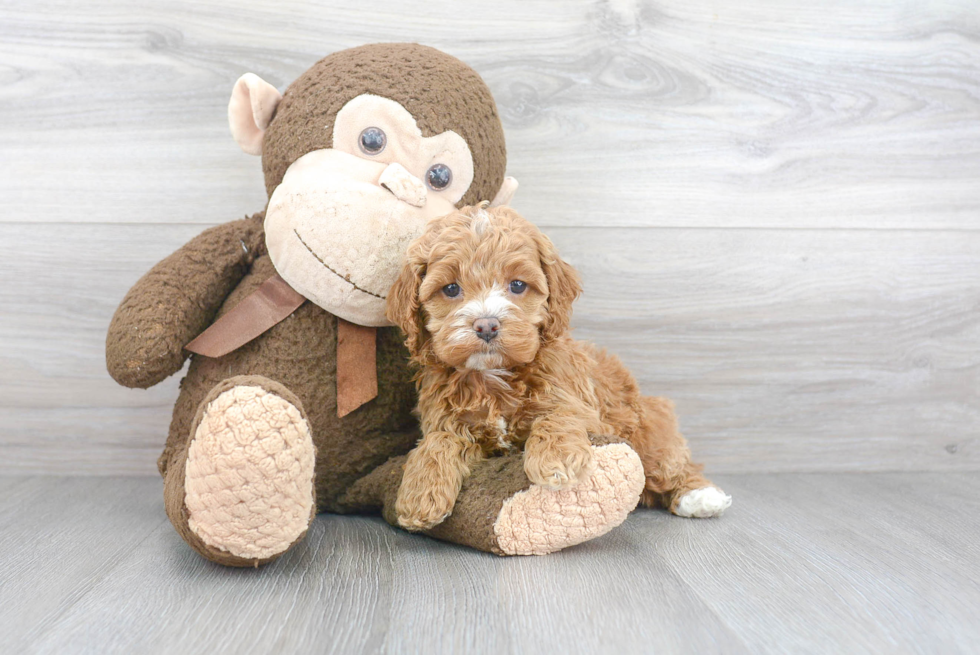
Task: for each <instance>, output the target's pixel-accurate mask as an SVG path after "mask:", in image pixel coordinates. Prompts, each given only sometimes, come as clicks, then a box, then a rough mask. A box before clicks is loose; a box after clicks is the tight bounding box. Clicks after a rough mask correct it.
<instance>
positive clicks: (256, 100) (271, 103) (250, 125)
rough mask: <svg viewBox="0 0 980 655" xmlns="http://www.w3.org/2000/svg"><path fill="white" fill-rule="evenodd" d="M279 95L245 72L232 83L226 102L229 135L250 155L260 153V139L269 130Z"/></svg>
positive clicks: (253, 75) (260, 80)
mask: <svg viewBox="0 0 980 655" xmlns="http://www.w3.org/2000/svg"><path fill="white" fill-rule="evenodd" d="M280 100H282V94H281V93H279V91H277V90H276V87H274V86H272V85H271V84H269V83H268V82H266V81H265V80H263V79H262V78H261V77H259V76H258V75H256V74H254V73H245V74H244V75H242V76H241V77H239V78H238V81H237V82H235V88H234V89H232V92H231V100H230V101H229V102H228V124H229V125H230V126H231V135H232V136H233V137H235V141H236V142H237V143H238V145H239V146H241V149H242V150H244V151H245V152H247V153H248V154H250V155H261V154H262V136H263V135H264V134H265V128H267V127H269V123H271V122H272V117H273V116H274V115H275V113H276V107H278V106H279V101H280Z"/></svg>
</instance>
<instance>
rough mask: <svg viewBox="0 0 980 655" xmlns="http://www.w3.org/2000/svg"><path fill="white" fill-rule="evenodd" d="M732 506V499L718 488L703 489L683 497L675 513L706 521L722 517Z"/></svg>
mask: <svg viewBox="0 0 980 655" xmlns="http://www.w3.org/2000/svg"><path fill="white" fill-rule="evenodd" d="M731 506H732V497H731V496H729V495H728V494H726V493H725V492H724V491H722V490H721V489H719V488H718V487H703V488H701V489H694V490H693V491H688V492H687V493H686V494H684V495H683V496H681V499H680V501H678V503H677V508H676V509H675V510H674V513H675V514H677V516H684V517H687V518H692V517H693V518H699V519H705V518H710V517H712V516H721V515H722V513H723V512H724V511H725V510H726V509H728V508H729V507H731Z"/></svg>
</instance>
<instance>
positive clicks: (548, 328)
mask: <svg viewBox="0 0 980 655" xmlns="http://www.w3.org/2000/svg"><path fill="white" fill-rule="evenodd" d="M537 244H538V255H539V256H540V257H541V269H542V270H543V271H544V276H545V278H546V279H547V280H548V304H547V306H548V317H547V318H546V319H545V322H544V326H543V327H542V329H541V336H542V337H544V339H545V340H546V341H547V340H551V339H556V338H558V337H560V336H561V335H563V334H564V333H565V332H567V331H568V325H569V322H570V321H571V319H572V303H574V302H575V299H576V298H578V297H579V295H580V294H581V293H582V283H581V281H580V280H579V276H578V273H577V272H576V271H575V269H574V268H572V267H571V266H570V265H569V264H568V263H567V262H565V260H563V259H562V258H561V257H560V256H559V255H558V250H557V249H556V248H555V245H554V244H553V243H551V239H549V238H548V237H546V236H545V235H544V234H541V233H538V238H537Z"/></svg>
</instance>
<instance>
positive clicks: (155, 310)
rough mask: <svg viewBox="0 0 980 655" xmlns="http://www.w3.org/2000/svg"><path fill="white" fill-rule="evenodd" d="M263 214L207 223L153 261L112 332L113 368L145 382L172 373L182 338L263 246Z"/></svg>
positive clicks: (122, 376)
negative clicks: (190, 236) (156, 261)
mask: <svg viewBox="0 0 980 655" xmlns="http://www.w3.org/2000/svg"><path fill="white" fill-rule="evenodd" d="M262 218H263V217H262V215H261V214H256V215H255V216H252V217H251V218H246V219H242V220H238V221H232V222H230V223H225V224H224V225H219V226H217V227H213V228H211V229H209V230H205V231H204V232H202V233H201V234H199V235H198V236H196V237H194V238H193V239H191V241H189V242H188V243H187V244H185V245H184V246H183V247H181V248H180V249H179V250H177V251H176V252H175V253H173V254H172V255H170V256H169V257H167V258H166V259H164V260H163V261H161V262H160V263H159V264H157V265H156V266H154V267H153V268H152V269H150V271H149V272H148V273H147V274H146V275H144V276H143V277H142V278H140V280H139V281H138V282H137V283H136V284H135V285H133V288H132V289H130V290H129V292H128V293H127V294H126V297H125V298H123V301H122V303H120V305H119V308H118V309H117V310H116V313H115V315H114V316H113V317H112V323H110V325H109V333H108V335H107V336H106V366H107V367H108V369H109V374H110V375H111V376H112V377H113V379H115V380H116V382H118V383H119V384H121V385H123V386H126V387H139V388H142V389H145V388H147V387H152V386H153V385H154V384H157V383H158V382H161V381H162V380H164V379H165V378H167V377H169V376H171V375H173V374H174V373H176V372H177V371H179V370H180V367H181V366H183V365H184V360H185V359H187V357H188V355H189V353H187V352H186V351H185V350H184V346H185V345H186V344H187V343H188V342H189V341H191V339H193V338H194V337H196V336H197V335H198V334H200V333H201V332H202V331H203V330H204V329H205V328H207V326H208V325H209V324H210V323H211V321H212V320H214V316H215V314H216V313H217V311H218V309H219V308H220V307H221V304H222V303H223V302H224V300H225V298H227V296H228V294H229V293H231V291H232V290H233V289H234V288H235V286H237V285H238V283H239V282H240V281H241V279H242V278H243V277H244V276H245V273H246V272H247V271H248V268H249V266H251V264H252V262H253V261H254V260H255V257H256V255H257V253H258V251H259V250H260V248H264V243H263V231H262Z"/></svg>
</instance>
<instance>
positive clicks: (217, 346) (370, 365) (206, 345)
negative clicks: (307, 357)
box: [184, 273, 378, 417]
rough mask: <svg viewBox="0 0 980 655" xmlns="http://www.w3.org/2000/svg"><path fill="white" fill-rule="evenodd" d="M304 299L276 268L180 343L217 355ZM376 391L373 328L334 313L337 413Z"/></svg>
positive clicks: (263, 328) (237, 345) (283, 315)
mask: <svg viewBox="0 0 980 655" xmlns="http://www.w3.org/2000/svg"><path fill="white" fill-rule="evenodd" d="M304 302H306V298H305V297H304V296H303V295H301V294H300V293H299V292H298V291H296V290H295V289H293V288H292V287H291V286H289V284H288V283H287V282H286V281H285V280H284V279H282V278H281V277H280V276H279V274H278V273H276V274H274V275H273V276H272V277H270V278H269V279H268V280H266V281H265V282H263V283H262V284H261V285H260V286H259V288H258V289H256V290H255V291H253V292H252V293H250V294H249V295H247V296H246V297H245V298H244V299H243V300H242V301H241V302H240V303H238V304H237V305H235V306H234V307H233V308H232V309H231V310H229V311H228V312H227V313H225V314H224V315H223V316H222V317H221V318H219V319H218V320H217V321H215V322H214V323H212V324H211V326H210V327H209V328H208V329H206V330H205V331H204V332H202V333H201V334H199V335H198V336H197V337H196V338H195V339H194V340H193V341H191V342H190V343H189V344H187V345H186V346H184V347H185V348H186V349H187V350H189V351H191V352H192V353H196V354H198V355H203V356H205V357H223V356H224V355H227V354H228V353H230V352H232V351H233V350H236V349H238V348H240V347H242V346H244V345H245V344H246V343H248V342H249V341H251V340H252V339H254V338H255V337H257V336H259V335H260V334H262V333H264V332H266V331H267V330H269V329H270V328H271V327H272V326H274V325H276V324H277V323H280V322H281V321H283V320H284V319H285V318H286V317H288V316H289V315H290V314H292V313H293V312H295V311H296V310H297V309H299V306H300V305H302V304H303V303H304ZM377 395H378V364H377V328H373V327H365V326H363V325H355V324H353V323H350V322H348V321H345V320H344V319H342V318H340V317H338V318H337V416H339V417H344V416H347V415H348V414H350V413H351V412H353V411H354V410H355V409H357V408H358V407H360V406H361V405H363V404H364V403H366V402H367V401H369V400H371V399H372V398H374V397H376V396H377Z"/></svg>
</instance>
